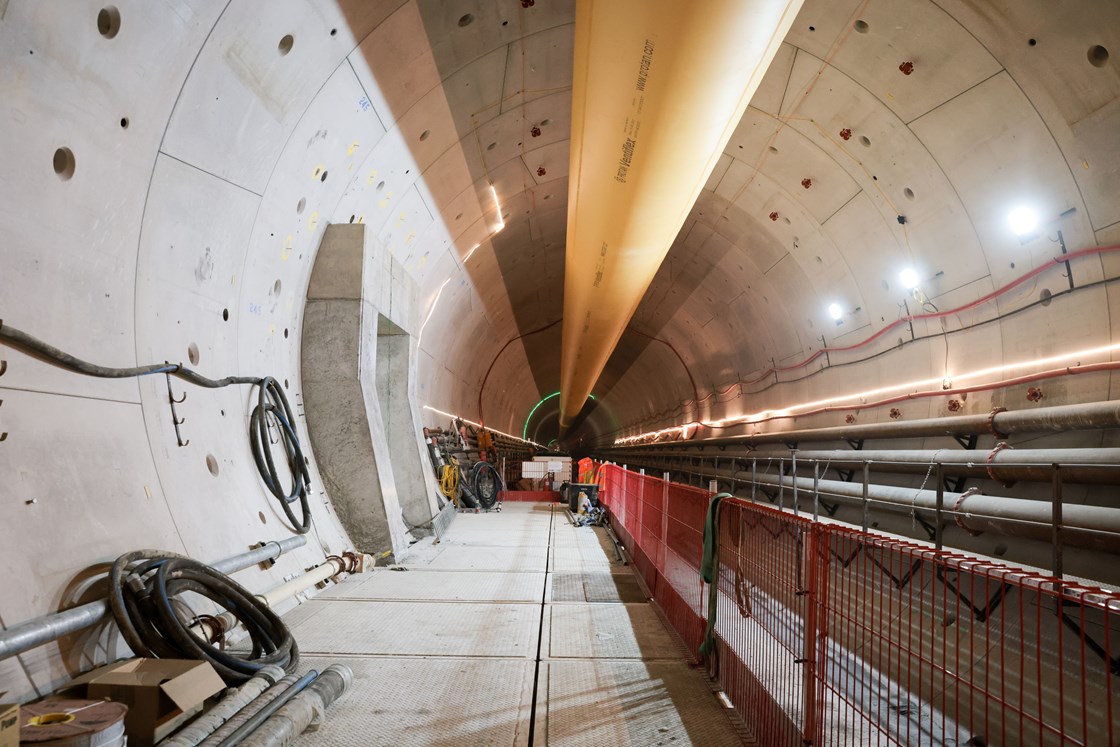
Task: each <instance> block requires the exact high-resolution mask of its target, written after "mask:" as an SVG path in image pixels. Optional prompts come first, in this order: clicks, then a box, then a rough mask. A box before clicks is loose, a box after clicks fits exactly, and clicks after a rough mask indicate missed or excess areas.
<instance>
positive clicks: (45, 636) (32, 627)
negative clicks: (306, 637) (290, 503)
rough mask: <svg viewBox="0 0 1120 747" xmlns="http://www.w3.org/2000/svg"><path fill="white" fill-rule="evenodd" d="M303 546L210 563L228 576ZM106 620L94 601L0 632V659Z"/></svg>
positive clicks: (278, 545)
mask: <svg viewBox="0 0 1120 747" xmlns="http://www.w3.org/2000/svg"><path fill="white" fill-rule="evenodd" d="M305 544H307V537H306V536H304V535H297V536H294V537H288V538H286V539H282V540H280V541H278V542H268V543H265V544H264V545H262V546H261V547H259V548H257V549H256V550H251V551H249V552H245V553H241V554H240V555H234V556H233V557H230V558H226V559H225V560H219V561H218V562H217V563H214V564H213V567H214V568H217V569H219V570H220V571H221V572H222V573H225V574H230V573H234V572H236V571H239V570H242V569H244V568H249V567H251V566H254V565H256V564H257V563H263V562H265V561H267V560H271V559H272V558H276V557H279V556H280V555H282V554H283V553H285V552H288V551H290V550H294V549H295V548H297V547H303V546H304V545H305ZM107 617H109V601H108V600H107V599H98V600H97V601H94V602H89V603H87V604H83V605H80V606H78V607H73V608H71V609H68V610H63V611H62V612H55V613H53V614H50V615H44V616H42V617H37V618H35V619H33V620H28V621H26V622H23V623H20V624H19V625H15V626H12V627H11V628H8V629H7V630H5V631H3V632H0V659H6V658H8V657H10V656H15V655H17V654H21V653H23V652H24V651H29V650H30V649H33V648H35V647H36V646H42V645H43V644H45V643H50V642H51V641H54V640H58V639H59V638H61V637H63V636H65V635H70V634H71V633H77V632H78V631H79V630H84V629H85V628H88V627H90V626H92V625H96V624H97V623H99V622H101V621H102V620H104V619H106V618H107Z"/></svg>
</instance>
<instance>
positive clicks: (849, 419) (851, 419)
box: [844, 413, 856, 425]
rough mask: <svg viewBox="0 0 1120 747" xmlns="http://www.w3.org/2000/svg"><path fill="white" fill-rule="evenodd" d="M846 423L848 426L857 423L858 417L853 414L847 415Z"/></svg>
mask: <svg viewBox="0 0 1120 747" xmlns="http://www.w3.org/2000/svg"><path fill="white" fill-rule="evenodd" d="M844 422H845V423H847V424H848V425H851V424H852V423H854V422H856V416H855V415H853V414H851V413H848V414H847V415H845V416H844Z"/></svg>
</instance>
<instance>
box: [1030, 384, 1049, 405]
mask: <svg viewBox="0 0 1120 747" xmlns="http://www.w3.org/2000/svg"><path fill="white" fill-rule="evenodd" d="M1045 396H1046V395H1045V394H1043V393H1042V389H1041V388H1040V387H1037V386H1032V387H1028V388H1027V399H1028V400H1030V401H1031V402H1038V401H1040V400H1041V399H1042V398H1043V397H1045Z"/></svg>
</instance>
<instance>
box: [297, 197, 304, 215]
mask: <svg viewBox="0 0 1120 747" xmlns="http://www.w3.org/2000/svg"><path fill="white" fill-rule="evenodd" d="M305 207H307V198H306V197H301V198H299V202H297V203H296V215H301V214H302V213H303V209H304V208H305Z"/></svg>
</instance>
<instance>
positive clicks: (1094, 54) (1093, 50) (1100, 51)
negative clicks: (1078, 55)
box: [1089, 44, 1108, 67]
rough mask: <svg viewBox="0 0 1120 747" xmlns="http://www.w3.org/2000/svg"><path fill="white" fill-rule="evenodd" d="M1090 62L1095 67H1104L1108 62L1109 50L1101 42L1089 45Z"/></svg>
mask: <svg viewBox="0 0 1120 747" xmlns="http://www.w3.org/2000/svg"><path fill="white" fill-rule="evenodd" d="M1089 64H1090V65H1092V66H1093V67H1104V66H1105V65H1106V64H1108V50H1107V49H1105V48H1104V47H1102V46H1101V45H1100V44H1094V45H1093V46H1091V47H1089Z"/></svg>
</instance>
